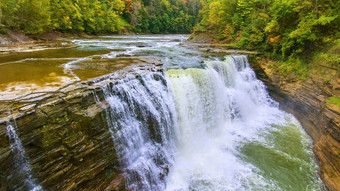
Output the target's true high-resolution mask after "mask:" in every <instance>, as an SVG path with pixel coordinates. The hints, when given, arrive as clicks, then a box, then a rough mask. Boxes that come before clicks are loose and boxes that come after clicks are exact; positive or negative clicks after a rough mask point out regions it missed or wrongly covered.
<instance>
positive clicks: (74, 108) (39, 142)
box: [0, 64, 162, 191]
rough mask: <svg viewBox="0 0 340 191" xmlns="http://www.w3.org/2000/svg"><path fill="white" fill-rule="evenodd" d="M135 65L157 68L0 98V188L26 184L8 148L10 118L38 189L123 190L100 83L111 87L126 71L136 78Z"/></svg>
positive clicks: (130, 70)
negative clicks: (18, 96)
mask: <svg viewBox="0 0 340 191" xmlns="http://www.w3.org/2000/svg"><path fill="white" fill-rule="evenodd" d="M136 68H138V69H139V71H142V72H150V71H153V72H155V73H157V72H161V70H162V68H161V66H159V65H154V64H150V65H148V64H139V65H135V66H133V67H132V66H131V67H127V68H125V69H123V70H121V71H118V72H116V73H115V74H111V75H107V76H103V77H100V78H97V79H93V80H91V81H87V82H81V83H74V84H69V85H67V86H65V87H62V88H60V89H59V90H58V91H55V92H35V93H32V94H29V95H25V96H22V97H20V98H17V99H15V100H7V101H1V102H0V119H1V120H0V169H1V171H0V190H26V188H25V186H27V185H26V184H25V180H24V177H23V176H22V175H21V171H22V169H21V168H22V167H21V166H20V165H18V156H17V155H16V153H15V152H13V151H12V150H11V146H10V145H11V142H10V140H9V137H8V133H7V129H6V128H7V126H8V123H9V122H10V123H12V124H14V122H16V133H17V134H18V137H19V138H20V140H21V142H22V145H23V147H24V150H25V152H26V155H27V158H28V161H29V164H30V167H31V169H32V172H31V173H32V177H33V179H34V180H35V181H36V182H37V183H39V184H40V185H42V187H43V188H44V190H98V191H99V190H100V191H102V190H105V191H109V190H125V179H126V178H125V175H124V174H123V173H122V167H121V166H120V162H119V161H120V159H119V157H118V156H117V152H116V151H115V148H114V142H113V139H112V137H111V134H110V132H109V127H108V125H107V123H106V119H105V107H106V106H105V105H107V104H106V103H105V99H104V97H103V94H102V91H103V90H102V89H101V86H103V85H108V84H109V85H110V86H114V85H115V84H116V83H118V82H117V81H118V79H121V78H124V77H126V76H127V75H134V76H135V77H136V78H137V79H138V75H140V74H139V73H136V72H134V71H135V70H136ZM95 95H97V97H98V99H99V102H98V100H97V99H96V98H95ZM14 119H15V121H14Z"/></svg>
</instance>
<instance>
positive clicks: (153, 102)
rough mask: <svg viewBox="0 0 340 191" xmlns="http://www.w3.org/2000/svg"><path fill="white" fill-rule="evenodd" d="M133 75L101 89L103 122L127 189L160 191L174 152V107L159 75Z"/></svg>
mask: <svg viewBox="0 0 340 191" xmlns="http://www.w3.org/2000/svg"><path fill="white" fill-rule="evenodd" d="M136 73H137V74H136V76H132V75H131V76H128V77H126V78H124V79H121V80H119V81H118V83H117V84H116V85H113V86H111V85H107V86H103V87H102V90H103V93H104V97H105V101H106V102H107V103H108V104H109V108H108V109H106V120H107V123H108V126H109V127H110V133H111V135H112V138H113V141H114V144H115V149H116V151H117V153H118V155H119V157H120V158H121V163H122V165H123V166H124V167H125V173H126V174H127V184H128V189H132V190H150V191H152V190H155V191H159V190H164V189H165V182H166V181H165V178H166V176H167V173H168V171H169V168H170V166H171V164H172V161H173V152H174V150H175V143H174V132H173V127H174V126H175V125H176V124H175V122H176V114H175V113H176V112H175V106H174V102H173V99H172V97H171V94H169V91H168V89H167V85H166V83H167V82H166V80H165V77H164V75H163V74H162V73H160V72H149V73H139V71H136ZM95 97H96V96H95ZM96 100H97V102H99V99H98V98H96ZM100 104H102V103H100Z"/></svg>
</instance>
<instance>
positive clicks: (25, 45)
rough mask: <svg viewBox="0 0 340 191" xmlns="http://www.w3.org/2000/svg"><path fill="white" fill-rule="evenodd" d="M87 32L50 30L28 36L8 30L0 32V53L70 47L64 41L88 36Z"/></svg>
mask: <svg viewBox="0 0 340 191" xmlns="http://www.w3.org/2000/svg"><path fill="white" fill-rule="evenodd" d="M89 37H93V36H90V35H87V34H71V33H58V32H50V33H45V34H42V35H35V36H28V35H25V34H24V33H22V32H19V31H8V32H7V34H0V53H10V52H31V51H38V50H44V49H51V48H59V47H71V46H72V44H70V43H65V40H66V39H70V38H89Z"/></svg>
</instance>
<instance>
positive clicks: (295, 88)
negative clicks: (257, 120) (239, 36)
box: [253, 61, 340, 191]
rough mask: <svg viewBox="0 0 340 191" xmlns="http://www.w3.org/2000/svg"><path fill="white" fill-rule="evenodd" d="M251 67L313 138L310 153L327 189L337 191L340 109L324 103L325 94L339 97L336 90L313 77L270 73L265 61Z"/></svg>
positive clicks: (281, 104) (339, 163)
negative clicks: (294, 78)
mask: <svg viewBox="0 0 340 191" xmlns="http://www.w3.org/2000/svg"><path fill="white" fill-rule="evenodd" d="M253 68H254V69H255V71H256V73H257V77H258V78H259V79H261V80H262V81H264V82H265V83H266V85H267V87H268V90H269V93H270V95H271V96H272V97H273V98H274V99H275V100H277V101H279V102H280V107H281V108H282V109H284V110H286V111H288V112H290V113H292V114H294V115H295V117H296V118H297V119H298V120H299V121H300V122H301V124H302V126H303V128H304V129H305V130H306V132H307V133H308V134H309V135H310V136H311V137H312V139H313V152H314V153H315V155H316V157H317V159H318V162H319V166H320V169H321V172H320V176H321V179H322V180H323V182H324V184H325V186H326V187H327V189H328V190H330V191H337V190H339V189H340V108H339V107H337V106H334V105H331V104H328V103H327V98H328V97H330V96H338V97H339V96H340V95H339V92H338V91H337V90H336V88H333V87H327V86H325V85H324V84H323V80H320V79H318V77H314V76H311V77H310V78H309V79H308V80H307V81H300V80H289V79H285V78H283V77H281V76H280V75H278V74H276V73H275V72H273V71H272V70H271V69H270V67H268V62H266V61H265V62H263V61H260V62H257V63H256V64H254V65H253ZM335 86H336V85H334V87H335Z"/></svg>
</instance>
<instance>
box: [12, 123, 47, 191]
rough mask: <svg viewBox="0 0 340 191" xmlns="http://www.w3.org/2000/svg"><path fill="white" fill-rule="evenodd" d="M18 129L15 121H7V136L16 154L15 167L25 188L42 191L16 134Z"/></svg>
mask: <svg viewBox="0 0 340 191" xmlns="http://www.w3.org/2000/svg"><path fill="white" fill-rule="evenodd" d="M16 129H17V124H16V121H15V119H13V122H11V121H7V134H8V137H9V140H10V143H11V150H12V152H13V153H14V154H15V165H16V167H17V168H18V169H19V170H20V172H19V173H20V175H21V176H22V179H23V180H24V181H25V183H24V184H25V188H26V189H27V190H31V191H41V190H42V187H41V186H40V185H38V184H36V183H35V181H34V179H33V176H32V169H31V166H30V164H29V162H28V157H27V155H26V152H25V149H24V147H23V146H22V144H21V141H20V139H19V137H18V135H17V133H16Z"/></svg>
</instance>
